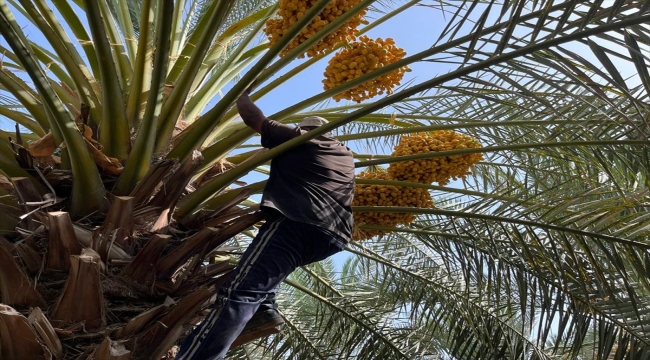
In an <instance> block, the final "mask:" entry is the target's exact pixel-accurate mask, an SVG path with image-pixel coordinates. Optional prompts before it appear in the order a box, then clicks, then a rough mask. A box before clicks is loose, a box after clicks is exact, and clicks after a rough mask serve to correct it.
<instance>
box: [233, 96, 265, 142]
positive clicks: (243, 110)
mask: <svg viewBox="0 0 650 360" xmlns="http://www.w3.org/2000/svg"><path fill="white" fill-rule="evenodd" d="M248 94H249V90H246V91H245V92H244V93H243V94H242V95H241V96H240V97H239V99H237V111H239V115H240V116H241V118H242V120H244V123H245V124H246V125H248V126H249V127H250V128H251V129H253V130H255V131H257V133H258V134H261V133H262V123H263V122H264V121H265V120H267V119H266V116H264V113H262V110H260V108H258V107H257V105H255V104H254V103H253V100H251V98H250V97H249V96H248Z"/></svg>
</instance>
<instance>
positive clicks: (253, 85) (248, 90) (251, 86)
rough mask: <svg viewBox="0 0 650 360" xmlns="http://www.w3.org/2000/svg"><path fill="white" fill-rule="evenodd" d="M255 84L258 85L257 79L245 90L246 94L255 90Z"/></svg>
mask: <svg viewBox="0 0 650 360" xmlns="http://www.w3.org/2000/svg"><path fill="white" fill-rule="evenodd" d="M255 86H257V80H253V82H252V83H251V84H250V85H249V86H248V88H247V89H246V90H244V94H246V95H250V94H251V93H252V92H253V89H254V88H255Z"/></svg>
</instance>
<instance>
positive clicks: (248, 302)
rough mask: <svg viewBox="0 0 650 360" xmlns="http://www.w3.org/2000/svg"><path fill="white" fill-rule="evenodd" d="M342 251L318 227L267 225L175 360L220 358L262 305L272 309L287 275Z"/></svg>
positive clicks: (338, 241)
mask: <svg viewBox="0 0 650 360" xmlns="http://www.w3.org/2000/svg"><path fill="white" fill-rule="evenodd" d="M344 247H345V242H344V241H343V240H342V239H340V238H338V237H337V236H335V235H333V234H332V233H330V232H328V231H326V230H323V229H321V228H319V227H317V226H314V225H310V224H305V223H300V222H295V221H292V220H289V219H287V218H284V217H280V218H273V219H269V220H267V222H266V223H265V224H264V225H263V226H262V228H261V229H260V231H259V233H258V234H257V236H256V237H255V239H253V242H252V243H251V245H250V246H249V247H248V249H246V251H245V252H244V255H243V256H242V258H241V260H240V261H239V264H238V265H237V268H236V269H235V270H234V272H233V273H232V275H231V277H230V279H229V280H228V281H227V282H226V283H225V284H224V285H223V286H222V287H221V288H220V289H219V290H218V291H217V301H216V302H215V304H214V306H213V309H212V311H211V312H210V314H209V315H208V316H207V317H206V318H205V319H204V320H203V322H202V323H201V324H199V325H198V326H197V327H196V328H195V329H194V330H193V331H192V333H191V334H190V335H189V336H188V337H187V339H185V341H184V342H183V344H182V346H181V349H180V352H179V353H178V355H177V356H176V360H199V359H200V360H221V359H223V358H224V357H225V355H226V352H227V351H228V349H229V348H230V344H232V343H233V341H235V339H236V338H237V336H238V335H239V333H240V332H241V331H242V330H243V329H244V326H245V325H246V323H247V322H248V320H250V318H251V317H252V316H253V315H254V314H255V312H256V311H257V310H258V308H260V305H262V309H267V308H275V307H276V305H275V289H276V288H277V287H278V286H279V285H280V284H281V283H282V281H284V279H286V278H287V276H289V274H291V272H293V271H294V270H295V269H296V268H297V267H299V266H303V265H307V264H310V263H313V262H316V261H320V260H323V259H325V258H327V257H329V256H331V255H334V254H336V253H337V252H339V251H341V250H343V248H344ZM260 310H261V309H260Z"/></svg>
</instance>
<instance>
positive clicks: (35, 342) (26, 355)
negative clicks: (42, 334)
mask: <svg viewBox="0 0 650 360" xmlns="http://www.w3.org/2000/svg"><path fill="white" fill-rule="evenodd" d="M0 359H7V360H10V359H25V360H27V359H29V360H49V359H52V354H50V352H49V351H47V349H46V348H45V347H44V346H43V345H41V342H40V341H39V339H38V336H37V335H36V333H35V332H34V330H33V329H32V327H31V326H29V322H28V321H27V319H26V318H25V317H24V316H23V315H22V314H20V313H19V312H18V311H16V310H14V309H13V308H11V307H10V306H7V305H3V304H0Z"/></svg>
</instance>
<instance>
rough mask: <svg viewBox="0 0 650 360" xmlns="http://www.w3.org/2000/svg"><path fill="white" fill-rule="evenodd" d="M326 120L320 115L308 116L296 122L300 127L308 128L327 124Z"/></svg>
mask: <svg viewBox="0 0 650 360" xmlns="http://www.w3.org/2000/svg"><path fill="white" fill-rule="evenodd" d="M327 123H328V121H327V120H325V119H323V118H322V117H320V116H308V117H306V118H304V119H302V121H301V122H300V124H298V126H300V127H301V128H308V129H309V130H311V129H314V128H317V127H319V126H322V125H325V124H327Z"/></svg>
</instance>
